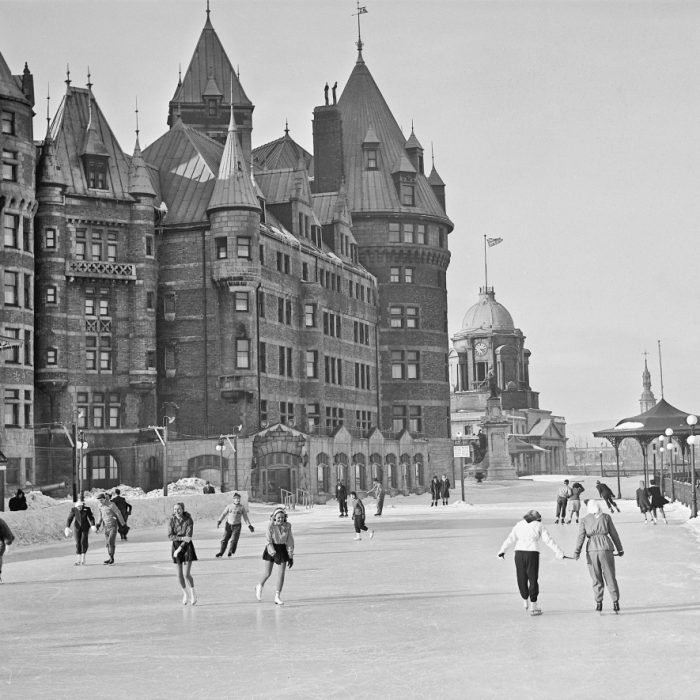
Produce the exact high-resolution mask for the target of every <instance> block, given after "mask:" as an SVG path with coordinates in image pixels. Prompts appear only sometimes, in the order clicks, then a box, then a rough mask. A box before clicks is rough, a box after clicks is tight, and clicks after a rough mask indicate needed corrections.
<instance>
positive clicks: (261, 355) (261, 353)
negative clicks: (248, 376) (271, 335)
mask: <svg viewBox="0 0 700 700" xmlns="http://www.w3.org/2000/svg"><path fill="white" fill-rule="evenodd" d="M258 368H259V369H260V372H261V373H262V374H265V373H266V372H267V345H266V344H265V343H263V342H260V343H259V345H258Z"/></svg>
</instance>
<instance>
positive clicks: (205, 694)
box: [0, 477, 700, 700]
mask: <svg viewBox="0 0 700 700" xmlns="http://www.w3.org/2000/svg"><path fill="white" fill-rule="evenodd" d="M607 481H608V483H609V484H610V485H611V486H613V480H607ZM583 483H584V486H586V488H587V491H586V493H584V496H588V495H591V492H593V494H594V495H595V489H594V484H595V478H591V477H589V478H588V479H586V480H584V482H583ZM635 486H636V483H635V482H634V481H632V480H629V482H626V483H625V484H624V486H623V495H627V496H628V497H631V496H632V494H633V491H634V488H635ZM556 487H557V484H556V483H541V482H539V483H538V482H534V483H533V482H518V483H510V484H499V483H485V484H482V485H479V486H476V485H470V486H469V487H468V490H467V496H466V503H454V502H453V503H451V504H450V505H449V506H447V507H442V506H439V507H438V508H430V497H429V496H425V495H424V496H413V497H410V498H402V497H398V498H394V499H387V500H386V503H385V508H384V515H383V516H382V517H381V518H377V517H374V516H373V515H371V514H372V513H373V512H374V501H373V500H371V499H367V500H366V501H365V505H366V507H367V521H368V525H369V526H374V528H375V529H376V535H375V537H374V539H371V540H370V539H369V538H368V537H367V536H366V535H364V537H363V539H362V540H361V541H359V542H358V541H354V540H353V536H354V532H353V529H352V521H351V519H349V518H347V519H346V518H343V519H340V518H338V517H337V516H338V513H337V509H336V506H335V502H332V503H329V504H328V505H326V506H316V507H315V508H314V509H313V510H296V511H292V512H291V513H290V518H289V520H290V522H291V523H292V525H293V531H294V536H295V540H296V552H295V557H294V568H293V569H292V570H291V571H289V572H288V575H287V580H286V582H285V587H284V591H283V594H282V598H283V599H284V601H285V605H284V607H279V606H276V605H275V604H274V603H273V596H274V588H275V586H274V580H275V579H274V576H275V573H273V578H271V579H270V580H269V581H268V583H267V585H266V587H265V589H264V592H263V600H262V601H261V602H258V601H257V600H256V598H255V592H254V589H255V584H256V583H257V582H258V580H259V578H260V576H261V573H262V560H261V554H262V550H263V546H264V529H265V526H266V524H267V517H268V514H269V513H270V512H271V510H272V508H271V507H269V506H267V507H266V506H262V505H253V507H252V508H251V515H252V521H253V523H254V525H255V526H256V532H255V534H252V535H251V534H250V533H248V532H247V530H246V529H245V527H244V529H243V533H242V535H241V540H240V543H239V547H238V552H237V553H236V555H235V556H234V557H231V558H227V557H225V556H224V558H223V559H215V558H214V554H215V553H216V551H218V540H219V538H220V536H221V531H220V530H217V529H216V523H215V522H214V521H211V522H196V523H195V531H194V534H195V545H196V548H197V553H198V556H199V561H198V562H195V563H194V564H193V567H192V573H193V576H194V579H195V585H196V590H197V593H198V596H199V601H198V603H197V605H196V606H195V607H192V606H190V605H187V606H183V605H182V603H181V589H180V588H179V585H178V583H177V578H176V570H175V566H174V565H173V564H171V563H170V560H169V551H170V549H169V543H168V542H167V540H166V537H165V531H164V529H158V530H148V531H132V532H131V533H130V536H129V542H128V543H124V544H120V543H118V544H117V554H116V564H115V565H114V566H104V565H103V564H102V561H103V560H104V559H105V550H104V544H103V538H102V536H101V535H92V537H91V544H90V550H89V552H88V565H87V566H84V567H78V566H73V561H74V549H73V545H72V542H71V541H66V542H65V543H63V544H55V545H48V546H45V547H37V546H33V547H26V548H18V547H11V548H9V551H8V553H7V554H6V556H5V565H4V568H3V581H4V583H3V585H2V586H0V698H1V699H2V700H11V699H14V698H23V699H24V698H30V699H39V698H52V699H56V698H75V697H80V696H89V697H109V698H169V699H172V698H182V697H185V698H186V697H192V698H217V699H221V698H273V697H274V698H319V699H320V698H355V699H356V698H506V699H507V698H518V699H520V698H537V700H545V699H548V698H557V700H571V699H572V698H587V700H590V699H591V698H594V697H606V698H610V697H614V698H616V699H617V700H624V699H627V698H644V699H645V700H654V698H661V697H663V698H664V699H665V700H670V699H673V698H698V697H700V672H699V671H698V657H697V649H698V648H699V647H700V585H698V584H699V583H700V581H699V579H700V565H699V563H698V543H697V540H696V537H695V535H694V534H693V532H692V531H691V530H690V529H689V528H687V527H684V526H683V523H685V522H686V521H687V510H685V509H684V508H682V507H680V506H672V507H671V508H670V509H669V511H668V512H669V525H668V526H666V525H664V524H663V523H661V524H658V525H656V526H653V525H644V524H643V522H642V521H641V516H640V515H639V512H638V510H637V508H636V505H635V504H634V502H633V501H631V500H626V501H622V502H621V504H620V507H621V509H622V513H621V514H619V515H618V514H616V515H615V516H614V520H615V523H616V524H617V526H618V531H619V533H620V537H621V539H622V544H623V546H624V550H625V556H624V557H623V558H622V559H619V560H616V561H617V574H618V581H619V584H620V592H621V593H620V604H621V607H622V612H621V614H620V615H614V614H613V613H612V611H611V604H610V599H609V597H608V596H607V594H606V599H605V603H604V614H603V615H599V614H597V613H595V612H594V610H593V608H594V602H593V595H592V590H591V584H590V579H589V576H588V571H587V567H586V565H585V561H584V557H582V558H581V560H579V561H578V562H575V561H568V560H564V561H557V560H555V558H554V555H553V554H552V552H551V551H550V550H549V549H548V548H546V547H545V548H544V552H543V554H542V558H541V566H540V602H541V606H542V609H543V611H544V614H543V615H542V616H541V617H531V616H529V615H527V614H526V613H525V612H524V611H523V609H522V606H521V600H520V597H519V595H518V593H517V587H516V582H515V568H514V564H513V554H512V551H511V552H509V554H508V555H507V556H506V560H505V561H502V560H501V559H499V558H497V556H496V553H497V551H498V548H499V547H500V545H501V543H502V541H503V540H504V539H505V537H506V536H507V534H508V532H509V531H510V528H511V527H512V526H513V525H514V524H515V522H516V521H517V520H518V519H520V518H521V517H522V515H523V513H524V512H525V511H526V510H527V509H529V508H531V507H534V508H537V509H539V510H540V511H541V512H542V515H543V523H544V524H545V526H546V527H547V528H548V530H549V531H550V533H551V534H552V535H553V536H554V538H555V539H556V540H557V542H558V543H559V544H560V546H561V547H562V548H563V549H564V551H565V552H566V553H567V554H569V553H571V551H572V549H573V545H574V542H575V539H576V532H577V529H576V527H575V525H555V524H554V523H553V516H554V507H555V506H554V501H555V493H556ZM454 496H455V498H454V499H453V501H456V500H458V499H459V494H454ZM137 506H138V503H135V504H134V507H135V508H136V507H137ZM584 512H585V510H584Z"/></svg>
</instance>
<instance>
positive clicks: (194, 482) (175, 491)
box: [122, 476, 207, 498]
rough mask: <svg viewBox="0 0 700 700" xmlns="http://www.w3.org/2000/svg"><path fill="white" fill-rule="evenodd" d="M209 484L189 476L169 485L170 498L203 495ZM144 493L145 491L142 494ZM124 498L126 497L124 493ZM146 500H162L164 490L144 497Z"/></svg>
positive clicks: (157, 490) (149, 493)
mask: <svg viewBox="0 0 700 700" xmlns="http://www.w3.org/2000/svg"><path fill="white" fill-rule="evenodd" d="M206 483H207V482H206V481H205V480H204V479H199V478H197V477H196V476H187V477H185V478H183V479H180V480H178V481H176V482H175V483H174V484H168V496H191V495H194V494H198V493H202V491H203V490H204V484H206ZM141 493H143V491H142V492H141ZM122 496H124V497H126V495H125V493H124V492H123V491H122ZM144 497H145V498H162V497H163V489H153V491H149V492H148V493H147V494H145V495H144Z"/></svg>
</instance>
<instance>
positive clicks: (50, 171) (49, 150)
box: [37, 128, 67, 186]
mask: <svg viewBox="0 0 700 700" xmlns="http://www.w3.org/2000/svg"><path fill="white" fill-rule="evenodd" d="M66 184H67V183H66V180H65V178H64V177H63V173H62V172H61V166H60V165H59V164H58V159H57V158H56V149H55V148H54V144H53V139H52V138H51V130H50V129H48V128H47V130H46V138H45V139H44V143H43V145H42V147H41V156H40V158H39V172H38V182H37V185H58V186H65V185H66Z"/></svg>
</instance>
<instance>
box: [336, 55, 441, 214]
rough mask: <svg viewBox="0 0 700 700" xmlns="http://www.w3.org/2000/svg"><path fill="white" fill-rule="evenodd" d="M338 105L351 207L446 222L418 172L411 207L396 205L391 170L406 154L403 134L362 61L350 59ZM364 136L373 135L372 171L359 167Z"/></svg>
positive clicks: (398, 203) (365, 210) (423, 178)
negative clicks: (374, 161) (376, 160)
mask: <svg viewBox="0 0 700 700" xmlns="http://www.w3.org/2000/svg"><path fill="white" fill-rule="evenodd" d="M338 109H339V110H340V113H341V116H342V122H343V153H344V154H345V178H346V185H347V191H348V201H349V203H350V209H351V211H352V212H372V211H377V212H387V211H393V212H405V213H407V214H414V215H420V214H427V215H431V216H435V217H439V218H442V219H443V220H444V221H445V223H446V224H447V225H448V226H450V227H451V226H452V223H451V222H450V220H449V219H448V218H447V215H446V214H445V212H444V211H443V209H442V206H441V205H440V202H439V201H438V200H437V198H436V197H435V194H434V193H433V190H432V188H431V187H430V185H429V183H428V179H427V178H426V177H425V176H424V175H423V174H421V173H418V174H417V175H416V184H415V206H412V207H411V206H404V205H402V204H401V200H400V198H399V194H398V192H397V190H396V186H395V184H394V181H393V179H392V176H391V171H392V170H393V169H394V168H395V166H396V165H397V164H399V163H401V158H402V156H405V155H406V137H405V136H404V135H403V133H402V132H401V129H400V127H399V125H398V123H397V122H396V119H395V118H394V115H393V114H392V113H391V110H390V109H389V106H388V105H387V103H386V101H385V100H384V97H383V96H382V93H381V92H380V90H379V88H378V87H377V84H376V83H375V82H374V78H373V77H372V75H371V73H370V72H369V69H368V68H367V66H366V64H365V63H364V61H362V60H359V61H358V62H357V63H356V64H355V67H354V68H353V71H352V73H351V74H350V78H349V79H348V82H347V84H346V85H345V88H344V90H343V93H342V95H341V96H340V99H339V100H338ZM370 127H371V129H372V131H373V132H374V135H372V133H371V132H370ZM368 132H369V133H368ZM367 138H376V140H377V142H378V143H379V146H378V151H379V168H378V169H377V170H366V169H365V165H364V158H363V152H362V144H363V142H365V140H366V139H367Z"/></svg>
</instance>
